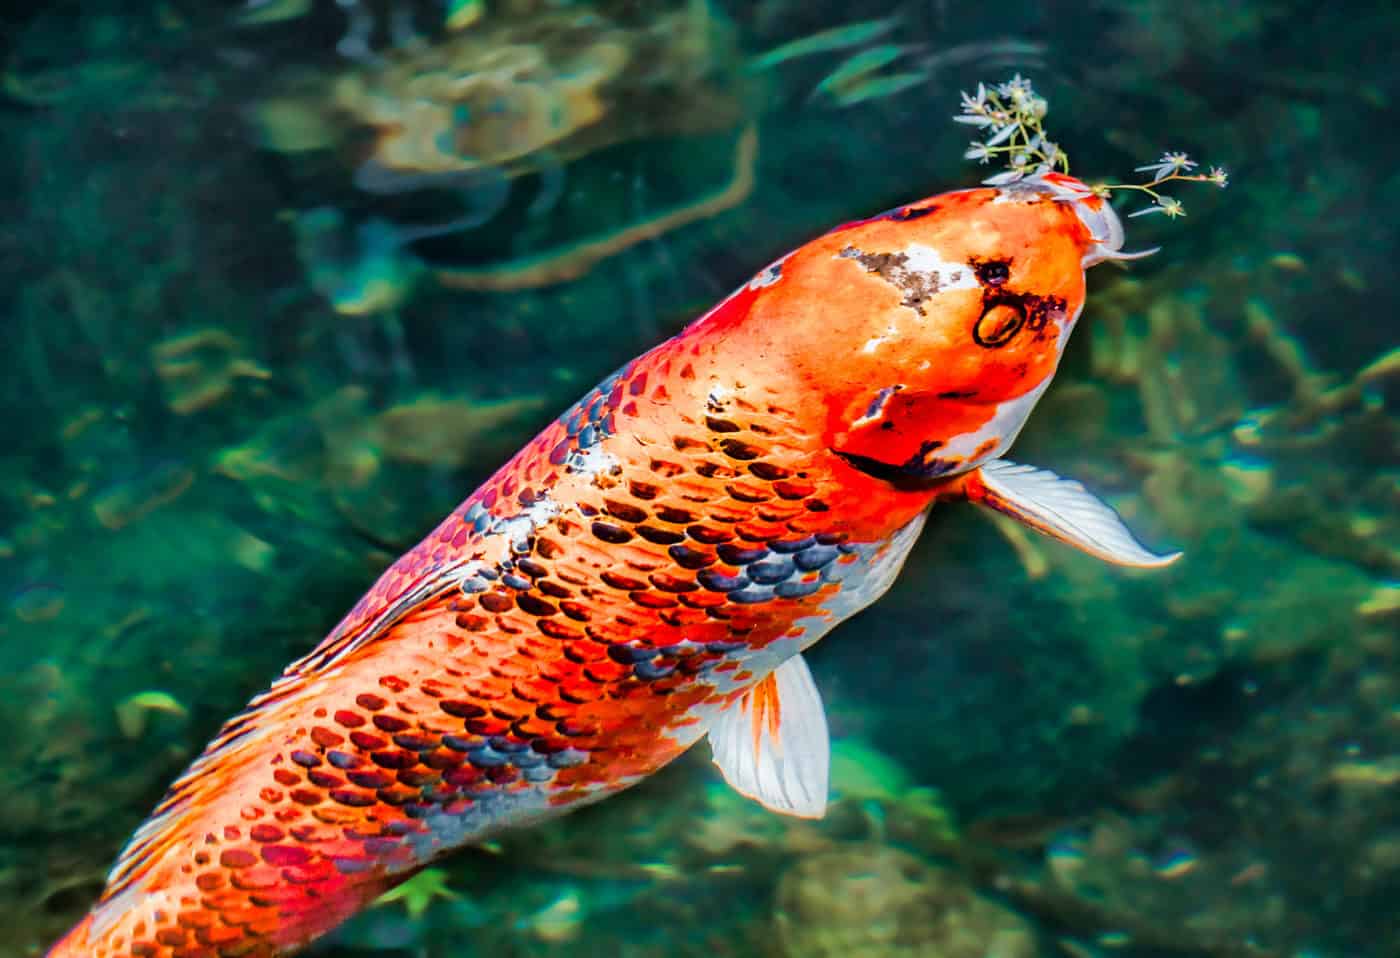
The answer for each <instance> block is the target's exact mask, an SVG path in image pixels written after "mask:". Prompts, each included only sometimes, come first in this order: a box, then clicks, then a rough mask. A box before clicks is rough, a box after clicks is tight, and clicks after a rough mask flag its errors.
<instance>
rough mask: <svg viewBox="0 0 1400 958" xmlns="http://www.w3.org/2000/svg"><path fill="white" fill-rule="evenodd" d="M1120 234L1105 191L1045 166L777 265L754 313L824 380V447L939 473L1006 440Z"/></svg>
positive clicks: (840, 232) (878, 222)
mask: <svg viewBox="0 0 1400 958" xmlns="http://www.w3.org/2000/svg"><path fill="white" fill-rule="evenodd" d="M1122 240H1123V231H1122V227H1121V225H1120V223H1119V220H1118V218H1117V216H1116V215H1115V214H1114V212H1113V210H1112V209H1111V208H1110V207H1109V206H1108V204H1107V203H1106V202H1105V201H1104V200H1103V198H1101V197H1100V196H1098V195H1096V194H1094V193H1093V192H1092V191H1091V190H1090V189H1089V188H1088V187H1087V186H1085V185H1084V184H1083V183H1080V182H1079V181H1078V180H1075V179H1073V178H1071V177H1068V176H1062V175H1059V174H1040V175H1038V176H1035V177H1028V178H1026V179H1024V180H1022V181H1020V182H1017V183H1013V184H1009V185H1005V186H1001V187H996V188H987V189H975V190H965V191H959V192H955V193H947V194H943V195H940V196H934V197H930V198H928V199H925V200H921V201H918V202H915V203H911V204H909V205H907V206H903V207H900V208H898V209H895V210H893V211H891V212H888V213H885V214H883V215H881V216H878V217H874V218H872V219H869V220H862V221H860V222H857V223H851V224H847V225H846V226H844V227H840V228H838V229H837V230H835V231H833V232H832V233H830V234H828V235H827V236H825V237H822V238H821V239H820V240H817V241H815V242H813V243H811V244H808V245H807V246H805V247H803V248H802V249H800V250H798V251H797V252H796V253H794V254H793V255H792V256H790V257H789V258H788V259H787V260H785V261H784V262H783V263H782V264H781V279H780V281H777V282H774V283H773V285H772V287H771V292H772V293H773V294H774V296H773V305H772V307H771V308H770V309H767V310H764V311H765V312H768V313H769V315H770V316H772V317H773V319H774V322H775V324H776V329H777V330H778V331H779V332H778V334H782V335H787V336H788V337H789V338H790V339H793V338H796V339H799V340H800V342H798V343H796V345H790V346H789V348H788V358H789V360H790V361H791V362H792V364H793V365H794V366H796V367H800V368H801V369H802V375H803V376H804V377H805V378H807V379H812V380H820V381H821V383H822V388H821V390H820V391H821V394H822V395H823V397H824V402H825V409H824V411H823V414H824V417H825V423H824V429H825V433H824V437H825V440H826V443H827V447H828V448H829V449H831V450H832V451H833V452H835V453H837V454H838V455H840V456H842V457H844V458H845V459H846V460H847V461H848V462H850V463H851V464H853V465H855V466H857V467H858V468H861V469H864V470H865V471H867V472H871V473H874V474H877V475H879V474H887V475H888V476H889V477H890V478H906V479H937V478H940V477H944V476H952V475H956V474H959V473H962V472H966V471H969V470H971V469H974V468H976V467H977V466H978V465H980V464H981V463H983V462H985V461H987V460H988V459H991V458H994V457H996V456H999V455H1001V454H1002V453H1003V452H1004V451H1005V450H1006V449H1007V447H1009V446H1010V444H1011V442H1012V441H1013V440H1014V439H1015V438H1016V434H1017V433H1018V432H1019V431H1020V429H1021V427H1022V425H1023V424H1024V423H1025V421H1026V418H1027V416H1028V415H1029V414H1030V411H1031V409H1032V408H1033V407H1034V405H1035V402H1036V400H1037V399H1039V397H1040V396H1041V394H1042V393H1043V392H1044V391H1045V389H1046V387H1047V386H1048V385H1049V384H1050V381H1051V379H1052V378H1053V376H1054V374H1055V371H1056V369H1057V368H1058V365H1059V362H1060V357H1061V355H1062V354H1063V352H1064V348H1065V344H1066V343H1067V342H1068V340H1069V335H1070V333H1071V331H1072V330H1073V329H1074V325H1075V322H1076V321H1077V319H1078V317H1079V314H1080V310H1081V309H1082V308H1083V305H1084V295H1085V276H1084V273H1085V269H1086V267H1087V266H1090V265H1093V264H1094V263H1096V262H1100V261H1101V260H1103V259H1108V258H1115V257H1118V256H1120V255H1121V254H1119V253H1118V250H1119V248H1120V247H1121V245H1122ZM799 322H800V323H801V324H802V326H803V330H802V331H801V332H798V331H797V330H796V329H794V328H793V327H794V324H796V323H799Z"/></svg>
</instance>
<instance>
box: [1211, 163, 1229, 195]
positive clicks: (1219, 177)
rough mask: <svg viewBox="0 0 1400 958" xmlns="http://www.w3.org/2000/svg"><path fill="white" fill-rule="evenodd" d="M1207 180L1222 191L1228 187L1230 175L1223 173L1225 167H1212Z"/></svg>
mask: <svg viewBox="0 0 1400 958" xmlns="http://www.w3.org/2000/svg"><path fill="white" fill-rule="evenodd" d="M1207 179H1209V180H1210V181H1211V182H1212V183H1214V184H1215V185H1216V186H1218V187H1220V188H1221V189H1222V190H1223V189H1225V187H1227V186H1229V185H1230V174H1229V173H1226V172H1225V167H1223V166H1212V167H1211V168H1210V174H1209V176H1208V177H1207Z"/></svg>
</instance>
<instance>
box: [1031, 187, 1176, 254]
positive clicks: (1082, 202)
mask: <svg viewBox="0 0 1400 958" xmlns="http://www.w3.org/2000/svg"><path fill="white" fill-rule="evenodd" d="M1020 183H1023V184H1025V185H1026V186H1028V187H1030V188H1031V189H1034V190H1037V191H1039V192H1041V193H1044V194H1046V195H1048V196H1049V197H1050V198H1051V199H1053V200H1055V201H1056V202H1057V203H1067V204H1069V206H1070V207H1071V208H1072V209H1073V210H1074V215H1075V216H1076V217H1078V218H1079V222H1081V223H1083V224H1084V228H1085V229H1087V230H1088V231H1089V238H1090V240H1092V244H1091V245H1090V246H1089V247H1088V248H1087V249H1086V250H1085V251H1084V255H1083V256H1082V257H1080V260H1079V265H1080V266H1082V267H1083V268H1084V269H1088V268H1089V267H1091V266H1097V265H1098V264H1099V263H1102V262H1104V261H1105V260H1120V261H1121V260H1132V259H1141V258H1142V257H1144V256H1151V255H1152V254H1153V253H1155V252H1157V249H1158V248H1157V247H1155V246H1154V247H1153V248H1151V249H1146V250H1135V251H1133V252H1124V251H1123V241H1124V239H1125V238H1126V235H1125V233H1124V231H1123V221H1122V220H1121V219H1120V218H1119V216H1118V212H1117V211H1116V210H1114V208H1113V205H1112V204H1111V203H1109V201H1108V198H1107V197H1105V196H1101V195H1099V194H1098V193H1095V192H1094V191H1093V189H1092V188H1091V187H1089V186H1088V185H1087V184H1085V183H1084V182H1083V181H1082V180H1078V179H1075V178H1074V177H1072V176H1069V175H1068V174H1065V173H1056V172H1052V171H1047V172H1043V173H1032V174H1030V175H1029V176H1026V177H1025V178H1024V179H1022V180H1021V181H1020Z"/></svg>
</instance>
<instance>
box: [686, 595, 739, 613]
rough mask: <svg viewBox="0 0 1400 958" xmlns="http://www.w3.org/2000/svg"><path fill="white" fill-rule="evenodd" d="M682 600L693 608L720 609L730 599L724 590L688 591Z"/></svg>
mask: <svg viewBox="0 0 1400 958" xmlns="http://www.w3.org/2000/svg"><path fill="white" fill-rule="evenodd" d="M679 598H680V601H681V603H682V604H684V605H688V606H690V607H691V608H693V609H718V608H720V607H721V606H723V605H725V603H727V602H728V601H729V596H727V595H725V594H724V593H723V592H687V593H686V594H685V595H683V596H680V597H679Z"/></svg>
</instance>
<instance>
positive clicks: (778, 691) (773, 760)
mask: <svg viewBox="0 0 1400 958" xmlns="http://www.w3.org/2000/svg"><path fill="white" fill-rule="evenodd" d="M710 747H711V748H712V749H714V753H715V764H716V765H718V766H719V770H720V771H721V772H722V773H724V780H725V781H726V782H728V783H729V784H730V785H731V786H733V788H734V790H735V791H737V792H738V793H739V794H741V795H744V796H747V797H748V798H752V799H754V800H755V801H757V802H759V803H760V804H761V805H764V806H765V807H767V808H771V809H772V810H773V811H775V812H782V813H784V814H786V815H796V816H797V817H799V818H820V817H821V816H822V815H823V814H824V813H825V812H826V796H827V788H828V785H829V782H830V778H831V741H830V739H829V737H828V735H827V730H826V712H825V710H824V709H823V708H822V700H821V696H820V695H819V694H818V693H817V686H816V684H815V683H814V682H813V681H812V673H811V672H810V671H808V669H807V663H806V662H804V661H803V660H802V656H800V655H794V656H793V657H792V658H790V659H788V660H787V661H786V662H784V663H783V664H782V665H780V666H778V667H777V669H775V670H774V671H773V672H772V673H771V674H769V675H768V676H767V677H766V678H764V679H763V680H762V681H761V682H759V683H758V684H757V685H755V686H754V687H753V688H751V689H749V690H748V691H747V692H745V693H744V694H743V696H742V697H740V698H739V699H737V700H736V701H735V702H734V703H733V704H732V705H730V706H729V707H728V708H727V709H725V710H724V711H723V712H721V713H720V716H719V719H718V720H717V721H716V722H715V724H714V726H713V727H711V729H710Z"/></svg>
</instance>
